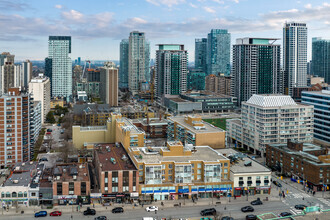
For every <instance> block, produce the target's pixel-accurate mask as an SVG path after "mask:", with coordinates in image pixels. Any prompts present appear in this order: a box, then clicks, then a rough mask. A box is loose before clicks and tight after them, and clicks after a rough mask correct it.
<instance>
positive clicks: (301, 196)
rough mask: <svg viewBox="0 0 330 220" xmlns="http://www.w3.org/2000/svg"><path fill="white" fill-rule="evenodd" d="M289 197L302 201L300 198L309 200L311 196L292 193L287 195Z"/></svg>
mask: <svg viewBox="0 0 330 220" xmlns="http://www.w3.org/2000/svg"><path fill="white" fill-rule="evenodd" d="M289 195H290V196H291V197H294V198H296V199H302V198H310V197H311V196H310V195H308V194H305V193H292V194H289Z"/></svg>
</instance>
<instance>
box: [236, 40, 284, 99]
mask: <svg viewBox="0 0 330 220" xmlns="http://www.w3.org/2000/svg"><path fill="white" fill-rule="evenodd" d="M276 40H277V39H275V38H239V39H237V40H236V44H235V45H233V67H232V81H231V82H232V83H233V85H232V88H233V91H232V96H234V97H237V101H238V105H241V102H242V101H247V100H248V99H249V98H250V97H251V96H252V95H253V94H275V93H279V91H280V90H281V89H280V88H281V79H280V63H281V48H280V45H279V44H274V43H275V42H276Z"/></svg>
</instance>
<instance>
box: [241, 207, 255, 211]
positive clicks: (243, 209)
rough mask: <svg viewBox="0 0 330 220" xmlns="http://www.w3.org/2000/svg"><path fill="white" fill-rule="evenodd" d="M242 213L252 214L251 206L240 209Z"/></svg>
mask: <svg viewBox="0 0 330 220" xmlns="http://www.w3.org/2000/svg"><path fill="white" fill-rule="evenodd" d="M241 211H242V212H253V211H254V208H253V207H252V206H244V207H243V208H241Z"/></svg>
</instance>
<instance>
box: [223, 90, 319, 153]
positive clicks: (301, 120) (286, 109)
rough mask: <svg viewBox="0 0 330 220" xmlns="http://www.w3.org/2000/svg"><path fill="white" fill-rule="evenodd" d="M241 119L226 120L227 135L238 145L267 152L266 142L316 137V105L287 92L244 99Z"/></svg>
mask: <svg viewBox="0 0 330 220" xmlns="http://www.w3.org/2000/svg"><path fill="white" fill-rule="evenodd" d="M241 115H242V119H241V120H238V119H229V120H227V128H228V129H227V137H228V140H229V142H230V143H235V145H236V147H243V148H245V149H247V150H249V151H251V152H252V153H254V154H257V155H260V156H264V154H265V148H266V144H273V143H286V142H287V140H288V139H291V140H294V141H301V142H306V143H308V142H309V143H310V142H312V141H313V121H314V113H313V106H310V105H305V104H297V103H296V102H295V101H294V100H293V99H292V98H291V97H290V96H287V95H279V94H272V95H253V96H252V97H251V98H250V99H249V100H248V101H246V102H242V114H241Z"/></svg>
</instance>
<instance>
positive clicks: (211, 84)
mask: <svg viewBox="0 0 330 220" xmlns="http://www.w3.org/2000/svg"><path fill="white" fill-rule="evenodd" d="M231 78H232V77H231V76H225V74H223V73H220V74H219V75H213V74H211V75H208V76H206V77H205V90H206V91H208V92H213V93H216V94H222V95H228V96H230V95H232V82H231Z"/></svg>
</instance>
